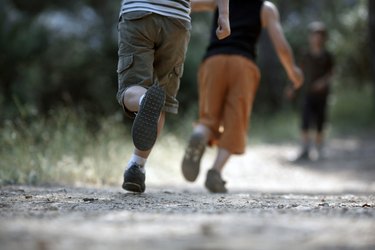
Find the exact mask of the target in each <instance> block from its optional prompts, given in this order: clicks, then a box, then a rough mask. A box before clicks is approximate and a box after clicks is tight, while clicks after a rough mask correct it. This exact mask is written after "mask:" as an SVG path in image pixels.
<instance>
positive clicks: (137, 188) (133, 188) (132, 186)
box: [122, 182, 145, 193]
mask: <svg viewBox="0 0 375 250" xmlns="http://www.w3.org/2000/svg"><path fill="white" fill-rule="evenodd" d="M122 188H123V189H125V190H127V191H130V192H135V193H143V192H144V191H145V188H142V186H141V185H139V184H137V183H134V182H125V183H124V184H122Z"/></svg>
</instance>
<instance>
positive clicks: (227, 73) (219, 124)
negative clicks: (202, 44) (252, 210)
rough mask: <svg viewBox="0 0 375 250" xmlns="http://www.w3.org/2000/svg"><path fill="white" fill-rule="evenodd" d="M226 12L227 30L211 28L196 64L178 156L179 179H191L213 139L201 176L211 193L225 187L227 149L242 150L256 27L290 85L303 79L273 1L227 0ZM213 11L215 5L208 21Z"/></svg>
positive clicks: (253, 82)
mask: <svg viewBox="0 0 375 250" xmlns="http://www.w3.org/2000/svg"><path fill="white" fill-rule="evenodd" d="M192 9H193V11H215V4H214V2H213V1H209V0H206V1H205V0H193V1H192ZM229 12H230V13H229V19H230V23H231V36H229V37H228V38H226V39H223V40H218V39H217V38H216V37H215V35H214V34H215V31H214V28H213V30H212V34H211V40H210V43H209V46H208V48H207V51H206V54H205V56H204V59H203V62H202V64H201V66H200V69H199V73H198V84H199V88H198V91H199V120H198V124H197V125H196V126H195V128H194V131H193V133H192V135H191V137H190V140H189V143H188V146H187V148H186V151H185V155H184V158H183V161H182V173H183V175H184V177H185V179H186V180H188V181H195V180H196V178H197V177H198V174H199V170H200V161H201V158H202V156H203V153H204V151H205V148H206V146H207V145H217V156H216V159H215V161H214V162H213V164H212V167H211V169H210V170H209V171H208V172H207V176H206V181H205V186H206V188H207V189H208V190H209V191H211V192H213V193H224V192H227V188H226V187H225V181H223V179H222V176H221V173H222V171H223V169H224V166H225V164H226V162H227V161H228V159H229V158H230V156H231V155H233V154H243V153H244V151H245V147H246V139H247V129H248V121H249V118H250V114H251V109H252V105H253V102H254V98H255V95H256V91H257V88H258V84H259V80H260V72H259V69H258V67H257V65H256V63H255V59H256V45H257V43H258V38H259V35H260V33H261V31H262V28H265V29H266V30H267V32H268V34H269V35H270V37H271V40H272V43H273V45H274V47H275V49H276V51H277V54H278V57H279V59H280V61H281V63H282V65H283V67H284V68H285V70H286V72H287V74H288V77H289V79H290V80H291V81H292V82H293V84H294V87H295V88H299V87H300V86H301V84H302V81H303V75H302V72H301V70H300V69H299V68H298V67H297V66H296V64H295V62H294V57H293V53H292V50H291V49H290V46H289V44H288V42H287V41H286V39H285V37H284V34H283V30H282V27H281V25H280V21H279V13H278V10H277V8H276V7H275V5H274V4H272V3H271V2H268V1H260V0H251V1H249V0H230V2H229ZM217 17H218V12H217V10H216V13H215V17H214V21H213V22H214V23H216V21H215V20H216V19H217ZM275 126H277V124H275ZM238 171H241V169H238Z"/></svg>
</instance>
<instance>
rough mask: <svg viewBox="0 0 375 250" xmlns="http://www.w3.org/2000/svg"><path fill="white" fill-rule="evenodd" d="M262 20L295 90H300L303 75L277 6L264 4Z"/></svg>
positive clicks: (268, 3)
mask: <svg viewBox="0 0 375 250" xmlns="http://www.w3.org/2000/svg"><path fill="white" fill-rule="evenodd" d="M261 18H262V25H263V27H264V28H266V29H267V32H268V34H269V36H270V38H271V41H272V44H273V46H274V47H275V50H276V53H277V55H278V57H279V59H280V61H281V64H282V65H283V67H284V69H285V71H286V72H287V74H288V77H289V79H290V80H291V81H292V82H293V85H294V87H295V88H299V87H300V86H301V85H302V82H303V74H302V71H301V70H300V69H299V68H298V67H297V65H296V64H295V61H294V56H293V52H292V50H291V48H290V46H289V43H288V42H287V40H286V39H285V36H284V33H283V29H282V27H281V24H280V18H279V13H278V10H277V8H276V7H275V5H273V4H272V3H270V2H268V1H266V2H264V5H263V8H262V13H261Z"/></svg>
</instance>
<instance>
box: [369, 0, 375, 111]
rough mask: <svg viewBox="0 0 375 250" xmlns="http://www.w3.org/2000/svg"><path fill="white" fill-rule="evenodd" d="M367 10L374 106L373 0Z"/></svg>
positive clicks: (374, 31) (374, 48)
mask: <svg viewBox="0 0 375 250" xmlns="http://www.w3.org/2000/svg"><path fill="white" fill-rule="evenodd" d="M368 5H369V6H368V10H369V32H370V34H369V38H370V42H369V44H370V48H371V64H372V65H371V76H372V86H373V91H374V99H373V100H374V101H373V102H374V108H375V1H374V0H368Z"/></svg>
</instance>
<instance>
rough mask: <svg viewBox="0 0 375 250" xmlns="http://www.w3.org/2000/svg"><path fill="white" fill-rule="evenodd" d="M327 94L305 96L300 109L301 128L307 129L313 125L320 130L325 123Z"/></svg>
mask: <svg viewBox="0 0 375 250" xmlns="http://www.w3.org/2000/svg"><path fill="white" fill-rule="evenodd" d="M327 97H328V96H327V95H308V96H306V98H305V100H304V103H303V109H302V126H301V127H302V130H304V131H307V130H309V129H311V128H312V127H313V126H314V127H315V128H316V131H318V132H322V131H323V129H324V125H325V123H326V115H327V114H326V113H327V99H328V98H327Z"/></svg>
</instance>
